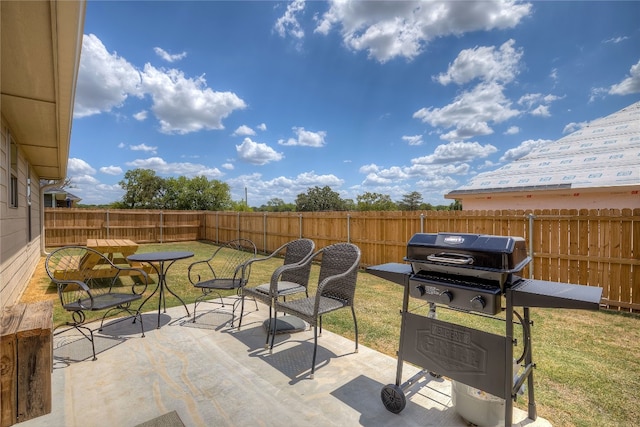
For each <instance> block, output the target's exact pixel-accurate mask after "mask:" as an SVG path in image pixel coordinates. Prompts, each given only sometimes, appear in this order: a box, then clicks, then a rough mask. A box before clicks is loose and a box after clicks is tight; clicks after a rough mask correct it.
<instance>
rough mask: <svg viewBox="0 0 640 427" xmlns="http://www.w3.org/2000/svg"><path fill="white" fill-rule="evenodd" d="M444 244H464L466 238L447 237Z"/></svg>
mask: <svg viewBox="0 0 640 427" xmlns="http://www.w3.org/2000/svg"><path fill="white" fill-rule="evenodd" d="M444 242H445V243H446V244H448V245H459V244H461V243H464V237H462V236H447V237H445V238H444Z"/></svg>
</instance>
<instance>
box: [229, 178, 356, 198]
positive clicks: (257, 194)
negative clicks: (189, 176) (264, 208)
mask: <svg viewBox="0 0 640 427" xmlns="http://www.w3.org/2000/svg"><path fill="white" fill-rule="evenodd" d="M226 182H227V183H228V184H229V186H230V187H231V192H232V195H233V196H234V197H235V198H238V199H239V198H242V199H244V189H245V188H246V189H247V193H248V199H249V204H250V205H252V206H254V205H260V204H263V203H266V202H267V200H268V199H269V198H271V197H267V198H266V199H265V195H268V194H271V195H275V196H274V197H278V198H280V199H283V200H292V201H293V200H295V198H296V197H297V195H298V194H300V193H305V192H306V191H307V190H308V189H309V188H312V187H315V186H319V187H324V186H325V185H328V186H329V187H331V188H332V189H334V191H336V190H337V189H338V188H339V187H341V186H342V185H343V184H344V180H342V179H340V178H338V177H337V176H335V175H333V174H326V175H318V174H316V173H315V171H309V172H304V173H301V174H299V175H297V176H295V177H286V176H279V177H276V178H273V179H269V180H263V179H262V175H261V174H259V173H253V174H251V175H241V176H239V177H237V178H231V179H228V180H226ZM252 200H254V201H255V200H257V201H258V202H252Z"/></svg>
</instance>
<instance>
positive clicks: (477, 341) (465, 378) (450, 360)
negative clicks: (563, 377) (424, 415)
mask: <svg viewBox="0 0 640 427" xmlns="http://www.w3.org/2000/svg"><path fill="white" fill-rule="evenodd" d="M405 261H406V262H407V263H388V264H382V265H378V266H372V267H369V268H367V271H368V272H369V273H371V274H373V275H375V276H378V277H381V278H383V279H386V280H389V281H391V282H394V283H397V284H399V285H402V286H404V298H403V303H402V312H401V315H402V321H401V322H402V323H401V332H400V345H399V350H398V368H397V373H396V383H395V384H389V385H387V386H385V387H384V388H383V389H382V392H381V398H382V402H383V403H384V405H385V407H386V408H387V409H388V410H389V411H391V412H394V413H399V412H401V411H402V409H404V406H405V404H406V398H405V396H404V390H405V389H407V388H408V387H410V386H411V385H412V384H415V383H416V382H417V380H418V379H419V378H420V377H423V376H425V375H427V374H432V375H444V376H447V377H449V378H451V379H452V380H454V381H459V382H461V383H463V384H466V385H468V386H470V387H474V388H477V389H480V390H482V391H485V392H487V393H490V394H492V395H494V396H497V397H499V398H502V399H505V425H509V426H510V425H511V420H512V412H513V401H514V400H515V399H516V397H517V391H518V390H520V389H521V387H522V386H523V384H524V383H525V381H526V382H527V388H528V416H529V418H530V419H532V420H535V419H536V417H537V415H536V410H535V399H534V386H533V368H534V366H535V365H534V363H533V361H532V357H531V333H530V330H531V326H532V323H531V321H530V317H529V308H531V307H545V308H570V309H588V310H598V309H599V306H600V298H601V296H602V289H601V288H596V287H588V286H582V285H575V284H567V283H557V282H548V281H541V280H533V279H525V278H522V277H521V273H522V271H523V270H524V268H525V267H526V266H527V265H528V264H529V263H530V262H531V257H530V256H529V255H528V254H527V249H526V244H525V241H524V239H522V238H520V237H508V236H493V235H484V234H466V233H458V234H454V233H418V234H415V235H414V236H413V237H412V238H411V239H410V240H409V242H408V243H407V256H406V257H405ZM410 297H412V298H417V299H420V300H424V301H427V302H428V303H429V305H430V310H429V314H428V315H427V316H421V315H418V314H415V313H412V312H409V310H408V307H409V298H410ZM438 306H443V307H446V308H451V309H454V310H458V311H462V312H465V313H469V314H477V315H483V316H486V317H495V318H497V317H496V315H498V314H500V313H501V312H502V311H505V318H506V319H505V320H506V322H505V324H506V327H505V335H504V336H502V335H496V334H492V333H488V332H485V331H481V330H478V329H473V328H468V327H465V326H461V325H457V324H453V323H450V322H445V321H442V320H439V319H437V318H436V308H437V307H438ZM516 308H521V309H522V314H520V313H519V312H518V311H516V310H515V309H516ZM514 316H515V317H516V318H517V322H514ZM516 323H517V324H519V325H521V326H522V337H523V342H524V345H523V347H524V348H523V350H522V354H521V355H520V356H519V357H517V358H515V359H514V348H513V347H514V345H516V343H517V340H516V339H514V333H513V329H514V324H516ZM405 360H406V361H407V362H410V363H412V364H414V365H417V366H420V367H422V368H424V369H423V370H422V371H421V372H420V373H419V374H418V375H416V376H414V377H413V378H411V379H409V380H408V381H406V382H405V383H402V365H403V362H404V361H405ZM512 361H515V362H516V364H517V365H519V366H520V367H522V368H523V369H522V373H521V374H520V375H519V376H517V377H516V378H515V379H514V375H513V374H514V366H513V363H511V362H512Z"/></svg>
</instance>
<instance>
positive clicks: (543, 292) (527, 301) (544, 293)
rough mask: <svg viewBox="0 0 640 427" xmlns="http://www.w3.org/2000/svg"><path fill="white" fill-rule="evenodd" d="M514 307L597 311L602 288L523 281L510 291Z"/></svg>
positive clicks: (543, 281) (508, 290)
mask: <svg viewBox="0 0 640 427" xmlns="http://www.w3.org/2000/svg"><path fill="white" fill-rule="evenodd" d="M507 292H511V295H512V296H511V297H512V300H511V301H512V304H513V306H514V307H542V308H569V309H581V310H599V309H600V299H601V298H602V288H597V287H595V286H584V285H574V284H571V283H558V282H548V281H545V280H533V279H524V280H522V281H521V282H519V283H518V284H517V285H516V286H514V287H512V288H511V289H507Z"/></svg>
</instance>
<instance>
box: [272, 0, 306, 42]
mask: <svg viewBox="0 0 640 427" xmlns="http://www.w3.org/2000/svg"><path fill="white" fill-rule="evenodd" d="M304 6H305V2H304V0H294V1H293V2H291V3H289V4H288V5H287V10H286V11H285V13H284V15H282V16H281V17H280V18H278V20H277V21H276V23H275V25H274V29H275V30H276V32H277V33H278V35H279V36H280V37H286V36H290V37H293V38H296V39H302V38H303V37H304V30H303V29H302V28H301V27H300V23H299V22H298V16H297V15H298V14H301V13H303V12H304Z"/></svg>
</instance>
